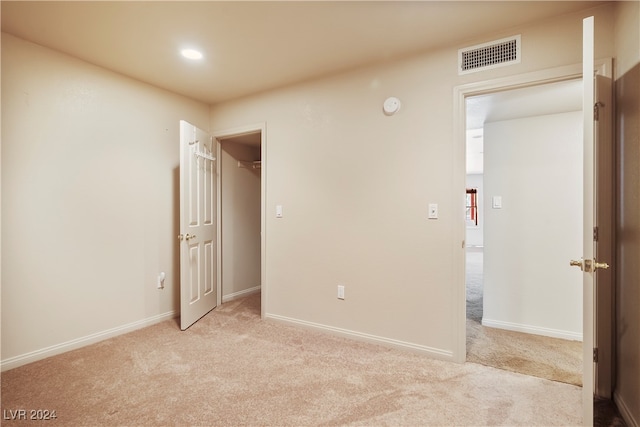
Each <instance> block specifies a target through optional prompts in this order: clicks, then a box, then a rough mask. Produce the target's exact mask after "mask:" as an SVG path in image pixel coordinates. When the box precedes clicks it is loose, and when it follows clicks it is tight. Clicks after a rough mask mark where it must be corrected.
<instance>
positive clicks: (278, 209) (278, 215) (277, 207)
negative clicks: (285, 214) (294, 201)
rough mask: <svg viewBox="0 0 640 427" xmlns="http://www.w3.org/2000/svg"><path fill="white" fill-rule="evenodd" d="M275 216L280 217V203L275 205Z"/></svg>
mask: <svg viewBox="0 0 640 427" xmlns="http://www.w3.org/2000/svg"><path fill="white" fill-rule="evenodd" d="M276 218H282V205H276Z"/></svg>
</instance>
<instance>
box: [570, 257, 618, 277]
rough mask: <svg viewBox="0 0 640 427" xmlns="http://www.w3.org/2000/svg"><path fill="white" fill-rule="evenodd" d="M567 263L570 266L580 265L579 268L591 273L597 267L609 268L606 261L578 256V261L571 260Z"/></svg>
mask: <svg viewBox="0 0 640 427" xmlns="http://www.w3.org/2000/svg"><path fill="white" fill-rule="evenodd" d="M569 265H570V266H572V267H580V270H582V271H585V272H587V273H591V272H593V271H596V270H597V269H598V268H601V269H603V270H606V269H607V268H609V264H607V263H606V262H597V261H596V260H591V259H587V260H584V259H582V258H580V261H575V260H571V261H569Z"/></svg>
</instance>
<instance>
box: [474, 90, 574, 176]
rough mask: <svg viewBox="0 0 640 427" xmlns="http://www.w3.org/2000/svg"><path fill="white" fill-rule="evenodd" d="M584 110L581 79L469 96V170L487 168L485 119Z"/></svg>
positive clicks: (478, 170) (477, 171)
mask: <svg viewBox="0 0 640 427" xmlns="http://www.w3.org/2000/svg"><path fill="white" fill-rule="evenodd" d="M580 110H582V79H576V80H570V81H564V82H556V83H548V84H544V85H538V86H530V87H525V88H519V89H512V90H506V91H500V92H495V93H490V94H486V95H479V96H474V97H470V98H467V100H466V120H467V150H466V156H467V163H466V166H467V173H469V174H481V173H483V172H484V138H483V126H484V124H485V123H490V122H498V121H503V120H513V119H520V118H523V117H533V116H543V115H548V114H559V113H567V112H570V111H580Z"/></svg>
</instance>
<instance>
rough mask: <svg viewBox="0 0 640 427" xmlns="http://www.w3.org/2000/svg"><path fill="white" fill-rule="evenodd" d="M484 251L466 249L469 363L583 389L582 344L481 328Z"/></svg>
mask: <svg viewBox="0 0 640 427" xmlns="http://www.w3.org/2000/svg"><path fill="white" fill-rule="evenodd" d="M482 257H483V254H482V249H478V248H469V249H468V250H467V276H466V277H467V280H466V284H467V361H469V362H474V363H480V364H482V365H486V366H492V367H495V368H499V369H505V370H508V371H512V372H519V373H522V374H526V375H532V376H536V377H540V378H546V379H549V380H552V381H560V382H564V383H567V384H573V385H577V386H582V342H581V341H570V340H564V339H559V338H550V337H544V336H541V335H533V334H525V333H521V332H513V331H507V330H504V329H497V328H489V327H486V326H482V304H483V274H482Z"/></svg>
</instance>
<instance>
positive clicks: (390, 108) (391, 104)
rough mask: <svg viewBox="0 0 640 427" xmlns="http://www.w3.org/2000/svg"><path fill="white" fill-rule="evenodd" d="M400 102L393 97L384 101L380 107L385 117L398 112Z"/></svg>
mask: <svg viewBox="0 0 640 427" xmlns="http://www.w3.org/2000/svg"><path fill="white" fill-rule="evenodd" d="M401 105H402V104H401V103H400V100H399V99H398V98H396V97H395V96H391V97H389V98H387V99H385V100H384V104H383V105H382V109H383V110H384V113H385V114H386V115H387V116H391V115H393V114H395V113H397V112H398V110H399V109H400V106H401Z"/></svg>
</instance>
